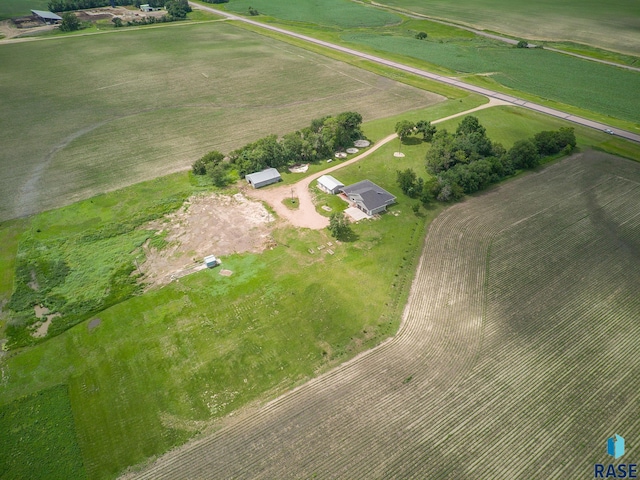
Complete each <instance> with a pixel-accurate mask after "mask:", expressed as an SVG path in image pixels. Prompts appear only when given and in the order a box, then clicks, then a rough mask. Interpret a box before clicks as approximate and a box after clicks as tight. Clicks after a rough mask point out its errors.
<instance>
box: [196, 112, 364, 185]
mask: <svg viewBox="0 0 640 480" xmlns="http://www.w3.org/2000/svg"><path fill="white" fill-rule="evenodd" d="M361 125H362V116H361V115H360V114H359V113H356V112H343V113H341V114H339V115H337V116H335V117H332V116H327V117H322V118H317V119H315V120H312V121H311V125H310V126H309V127H306V128H303V129H302V130H298V131H296V132H292V133H288V134H286V135H284V136H283V137H282V138H278V136H277V135H268V136H266V137H264V138H261V139H260V140H257V141H255V142H252V143H249V144H247V145H245V146H244V147H242V148H239V149H237V150H234V151H233V152H231V153H230V154H229V162H223V158H224V156H223V155H222V154H221V153H219V152H211V153H209V154H207V155H205V156H204V157H202V158H201V159H199V160H197V161H196V162H195V163H194V164H193V173H194V174H196V175H205V174H206V175H209V176H211V177H212V179H214V177H221V173H222V170H224V171H225V175H226V173H228V172H229V170H231V169H235V170H236V171H237V172H238V174H239V175H241V176H244V175H246V174H248V173H252V172H256V171H260V170H264V169H265V168H268V167H273V168H281V167H285V166H288V165H293V164H296V163H301V162H305V163H309V162H316V161H318V160H321V159H323V158H326V157H327V156H330V155H332V154H333V152H335V151H336V150H339V149H343V148H347V147H349V146H351V145H352V144H353V141H354V140H357V139H359V138H362V131H361V130H360V126H361ZM214 171H215V172H216V173H215V174H214V173H213V172H214ZM214 183H216V182H215V179H214ZM219 183H223V182H222V181H220V182H219ZM219 186H222V185H219Z"/></svg>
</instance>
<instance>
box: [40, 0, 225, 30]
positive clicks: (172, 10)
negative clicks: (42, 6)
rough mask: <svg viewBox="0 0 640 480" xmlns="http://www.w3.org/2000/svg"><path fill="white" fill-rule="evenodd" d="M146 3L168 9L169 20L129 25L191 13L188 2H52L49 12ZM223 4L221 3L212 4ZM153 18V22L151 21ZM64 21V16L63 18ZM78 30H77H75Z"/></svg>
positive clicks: (102, 0)
mask: <svg viewBox="0 0 640 480" xmlns="http://www.w3.org/2000/svg"><path fill="white" fill-rule="evenodd" d="M143 3H146V4H148V5H149V6H151V7H153V8H161V7H166V9H167V13H168V18H164V17H162V20H160V19H156V18H155V17H148V19H145V20H144V21H136V22H129V23H128V24H129V25H133V24H136V25H141V24H146V23H156V22H167V21H172V20H176V19H182V18H185V17H186V16H187V13H189V12H190V11H191V7H190V6H189V2H188V1H187V0H51V1H50V2H49V10H51V11H52V12H68V11H71V10H82V9H86V8H99V7H107V6H109V5H111V6H126V5H135V6H136V7H139V6H140V5H141V4H143ZM212 3H221V2H212ZM152 18H153V20H151V19H152ZM63 20H64V16H63ZM113 23H114V24H115V26H116V27H121V26H123V23H122V20H120V21H119V22H118V21H117V20H116V19H114V22H113ZM75 30H77V28H75Z"/></svg>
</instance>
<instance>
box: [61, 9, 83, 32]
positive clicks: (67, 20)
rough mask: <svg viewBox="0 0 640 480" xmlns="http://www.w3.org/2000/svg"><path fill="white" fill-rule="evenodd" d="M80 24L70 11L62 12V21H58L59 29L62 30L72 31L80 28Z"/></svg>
mask: <svg viewBox="0 0 640 480" xmlns="http://www.w3.org/2000/svg"><path fill="white" fill-rule="evenodd" d="M81 26H82V24H81V23H80V20H78V17H76V16H75V14H73V13H71V12H65V13H63V14H62V23H60V30H62V31H63V32H73V31H75V30H80V27H81Z"/></svg>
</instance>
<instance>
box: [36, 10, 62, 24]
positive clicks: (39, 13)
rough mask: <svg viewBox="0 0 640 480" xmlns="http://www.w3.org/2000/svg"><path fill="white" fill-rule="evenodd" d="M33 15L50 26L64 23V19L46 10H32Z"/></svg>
mask: <svg viewBox="0 0 640 480" xmlns="http://www.w3.org/2000/svg"><path fill="white" fill-rule="evenodd" d="M31 13H33V14H34V15H35V16H36V17H37V18H38V19H39V20H42V21H43V22H44V23H46V24H48V25H54V24H56V23H60V22H61V21H62V17H61V16H60V15H56V14H55V13H53V12H47V11H45V10H31Z"/></svg>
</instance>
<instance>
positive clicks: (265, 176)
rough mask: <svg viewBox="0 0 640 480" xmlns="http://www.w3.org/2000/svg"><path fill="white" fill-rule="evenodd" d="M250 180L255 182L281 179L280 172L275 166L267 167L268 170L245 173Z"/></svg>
mask: <svg viewBox="0 0 640 480" xmlns="http://www.w3.org/2000/svg"><path fill="white" fill-rule="evenodd" d="M244 178H245V179H246V180H247V181H248V182H251V183H253V184H256V183H262V182H267V181H269V180H273V179H276V178H277V179H280V178H282V177H280V172H278V170H276V169H275V168H267V169H266V170H262V171H261V172H255V173H250V174H248V175H245V177H244Z"/></svg>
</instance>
